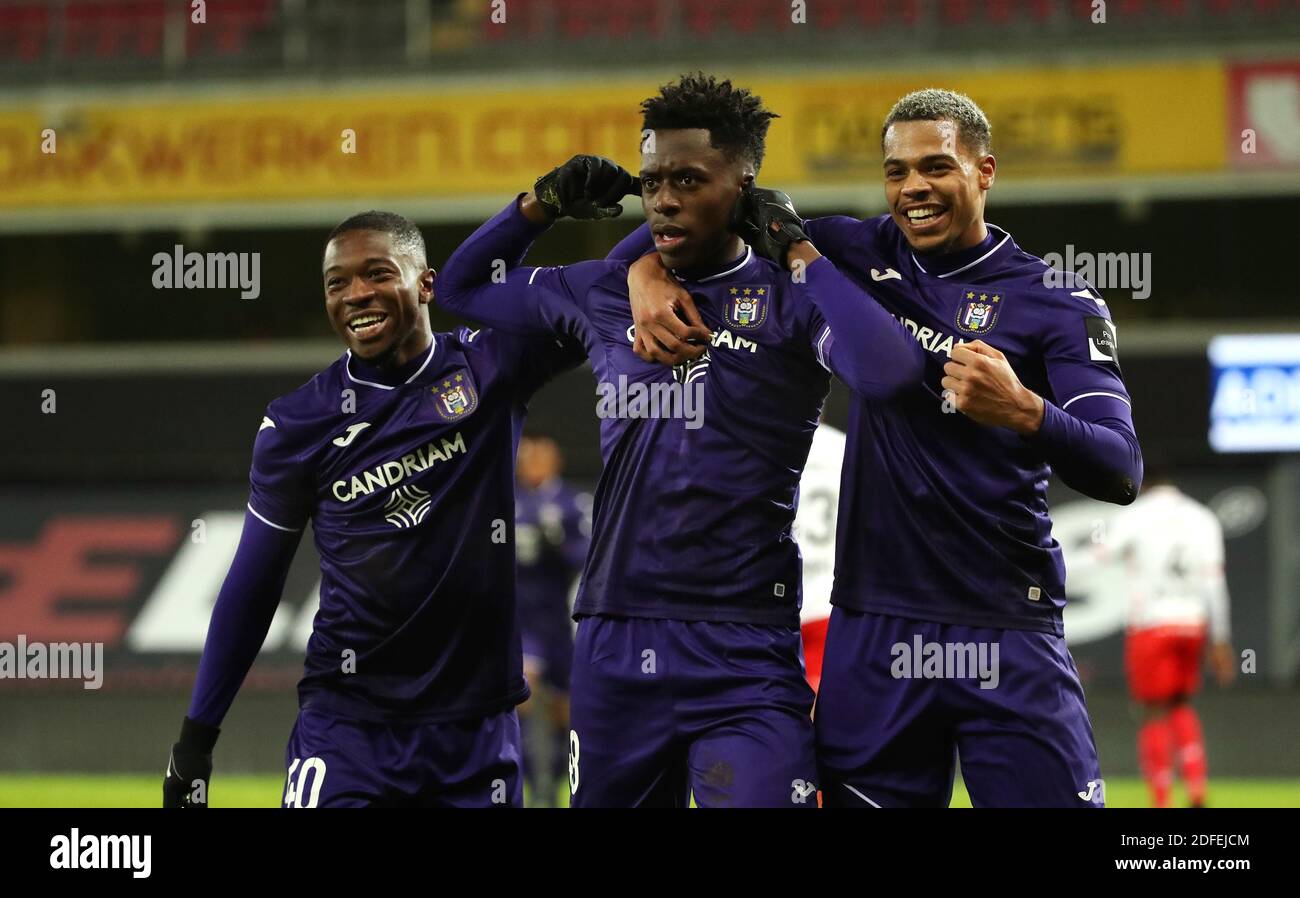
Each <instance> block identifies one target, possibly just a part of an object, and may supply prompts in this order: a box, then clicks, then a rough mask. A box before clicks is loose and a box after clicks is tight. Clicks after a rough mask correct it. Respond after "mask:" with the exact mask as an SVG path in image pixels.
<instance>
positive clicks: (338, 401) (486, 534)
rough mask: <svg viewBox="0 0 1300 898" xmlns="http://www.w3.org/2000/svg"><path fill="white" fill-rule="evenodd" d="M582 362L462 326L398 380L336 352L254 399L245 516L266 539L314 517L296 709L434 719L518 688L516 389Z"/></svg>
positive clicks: (548, 347)
mask: <svg viewBox="0 0 1300 898" xmlns="http://www.w3.org/2000/svg"><path fill="white" fill-rule="evenodd" d="M581 360H582V353H581V349H580V348H575V347H573V346H567V347H566V346H562V345H560V344H558V343H557V342H556V340H554V339H540V340H521V339H519V338H517V337H513V336H510V335H508V334H499V333H492V332H490V331H473V330H468V329H465V330H461V331H460V332H458V333H454V334H452V333H438V334H434V336H433V343H432V345H431V346H430V348H429V350H428V351H427V352H426V353H423V354H422V355H421V356H420V357H419V358H417V359H413V360H412V361H411V362H410V363H409V364H408V365H407V366H405V369H404V370H402V371H399V372H387V373H386V372H381V371H379V370H377V369H375V368H373V367H371V366H368V365H366V364H364V363H362V362H360V361H359V360H358V359H355V358H353V357H352V355H351V353H347V354H345V355H344V356H343V357H342V358H340V359H339V360H338V361H337V362H335V363H334V364H333V365H331V366H330V367H329V368H327V369H325V370H324V371H322V372H321V373H320V374H318V375H316V376H315V377H313V378H312V379H311V380H310V381H309V382H308V383H306V384H305V385H303V386H302V387H300V388H299V389H298V390H296V391H294V392H293V393H290V394H288V395H286V396H283V397H281V398H279V399H277V400H275V401H274V402H272V403H271V404H270V406H269V407H268V408H267V411H266V417H265V418H264V419H263V420H262V426H261V429H260V430H259V431H258V434H257V440H256V442H255V444H254V447H253V465H252V473H251V478H250V479H251V482H252V489H251V494H250V497H249V503H248V507H249V509H250V511H251V512H252V513H253V514H255V515H256V516H257V517H258V518H260V519H261V520H262V521H264V522H265V523H267V524H269V525H271V526H272V527H276V528H279V529H281V530H296V529H300V528H302V527H304V526H305V525H306V523H307V521H308V520H309V519H310V521H311V523H312V530H313V533H314V538H315V543H316V549H317V551H318V553H319V554H320V564H321V589H320V611H319V612H318V613H317V615H316V620H315V623H314V626H313V629H312V635H311V639H310V641H309V643H308V646H307V660H306V666H305V672H304V676H303V678H302V681H301V682H300V683H299V687H298V691H299V696H300V700H301V705H302V707H303V708H304V709H308V708H311V709H316V710H326V711H334V712H337V713H341V714H344V715H347V716H351V717H356V718H360V719H365V720H389V719H401V720H406V721H411V720H415V721H419V720H423V721H426V722H440V721H451V720H461V719H468V718H473V717H482V716H486V715H490V714H495V713H498V712H500V711H502V710H504V709H506V708H509V707H512V706H513V705H515V704H517V703H518V702H520V701H522V700H523V699H524V698H525V697H526V696H527V686H526V685H525V683H524V679H523V673H522V662H521V658H520V647H519V636H518V632H517V629H516V624H515V582H514V546H515V540H514V532H513V531H514V518H515V516H514V457H515V446H516V443H517V441H518V436H519V433H520V431H521V428H522V423H523V418H524V414H525V403H526V401H527V399H528V398H529V396H530V395H531V392H532V391H533V390H534V389H536V388H537V387H538V386H539V385H540V384H542V383H543V382H545V380H547V379H548V378H549V377H550V376H552V375H553V374H555V373H557V372H559V371H561V370H564V369H566V368H570V367H573V366H574V365H576V364H578V363H579V362H580V361H581Z"/></svg>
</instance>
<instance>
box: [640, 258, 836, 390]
mask: <svg viewBox="0 0 1300 898" xmlns="http://www.w3.org/2000/svg"><path fill="white" fill-rule="evenodd" d="M820 258H821V253H819V252H818V251H817V248H816V247H815V246H813V245H812V243H811V242H810V241H807V240H801V241H799V242H798V243H795V244H793V245H792V246H791V247H790V253H789V256H788V257H787V266H788V267H789V268H791V269H792V270H793V268H794V267H795V266H802V267H804V268H807V266H809V265H811V264H812V263H813V262H815V261H816V260H818V259H820ZM627 286H628V294H629V296H630V297H631V302H632V320H633V322H634V323H635V324H636V339H635V341H633V344H632V349H633V350H634V351H635V352H636V354H637V355H638V356H640V357H641V358H642V359H644V360H645V361H647V362H658V363H659V364H661V365H680V364H681V363H682V362H685V361H693V360H695V359H698V358H699V357H700V356H702V355H704V352H705V350H707V349H708V345H709V338H710V336H711V334H710V332H709V328H708V327H707V326H706V325H705V324H704V321H703V319H701V318H700V313H699V310H698V309H696V308H695V301H694V300H692V299H691V295H690V294H689V293H688V292H686V291H685V290H683V289H682V285H681V284H679V283H678V282H677V280H676V279H675V278H674V277H673V276H672V274H671V273H670V272H669V271H668V269H667V268H665V267H664V264H663V261H662V260H661V259H660V258H659V254H658V253H647V254H646V255H644V256H642V257H641V258H640V259H638V260H637V261H636V262H634V263H632V266H631V267H630V268H629V269H628V272H627ZM683 318H685V320H683ZM689 341H696V342H694V343H692V342H689Z"/></svg>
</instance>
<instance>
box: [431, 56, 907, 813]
mask: <svg viewBox="0 0 1300 898" xmlns="http://www.w3.org/2000/svg"><path fill="white" fill-rule="evenodd" d="M643 111H644V118H643V122H642V127H643V129H644V131H643V134H644V135H645V138H644V140H643V144H642V150H643V154H642V162H641V164H642V170H641V176H640V192H641V195H642V197H641V199H642V206H643V209H644V211H645V214H646V218H647V220H648V222H649V224H650V225H651V227H652V229H653V231H654V235H655V236H654V245H655V248H656V251H657V253H658V255H659V256H660V257H662V259H663V262H664V264H665V265H667V266H668V267H669V268H671V269H674V270H675V271H676V272H677V274H678V276H679V277H680V278H681V279H682V282H683V283H684V284H685V285H686V286H687V287H688V288H689V289H690V290H691V291H692V292H694V293H695V295H696V296H698V297H699V306H700V309H701V313H702V314H703V315H704V316H706V318H707V320H708V321H709V323H710V324H711V326H712V328H713V329H714V330H715V331H716V334H715V335H713V336H712V337H711V345H710V349H709V357H708V359H707V360H706V359H697V360H695V361H694V362H693V363H692V364H691V365H683V366H681V367H679V368H677V369H675V370H671V369H669V368H666V367H663V366H660V365H655V364H652V363H648V362H644V361H642V360H640V359H638V358H637V357H636V355H635V354H634V352H633V351H632V342H633V339H634V337H635V334H634V331H633V328H632V315H631V309H630V307H629V304H628V296H627V263H626V261H617V260H606V261H592V262H580V263H578V264H576V265H569V266H564V267H561V268H530V267H526V266H520V267H515V268H511V269H510V270H509V271H508V272H507V273H506V275H505V277H504V279H501V278H498V277H496V276H495V275H494V273H495V272H497V271H499V270H500V268H501V266H500V265H499V262H500V261H501V260H506V262H507V267H509V262H510V260H519V259H520V258H521V257H522V255H523V254H524V252H525V251H526V250H527V249H528V246H529V245H530V244H531V242H532V241H533V240H534V239H535V238H536V237H537V236H538V235H540V234H541V233H542V232H543V231H544V230H545V229H546V227H547V226H549V224H550V223H551V221H553V220H554V219H555V218H556V217H558V216H560V215H562V214H568V215H576V216H580V217H588V218H591V217H596V216H597V215H598V214H599V215H602V216H607V215H610V214H615V213H616V211H617V210H618V208H619V207H618V206H617V202H618V200H619V198H620V197H622V196H623V195H624V194H625V193H628V192H632V191H634V190H636V182H635V181H634V180H633V179H632V178H631V176H630V175H628V174H627V173H626V172H623V171H622V170H621V169H618V167H617V166H615V165H614V164H613V163H611V162H609V161H608V160H602V159H599V158H597V157H577V158H575V159H573V160H570V162H569V163H567V164H565V165H564V166H561V167H560V168H558V169H556V170H555V171H553V172H551V173H549V174H548V175H545V176H543V177H542V178H541V179H539V180H538V182H537V185H536V187H535V190H534V192H533V193H529V194H526V195H523V197H522V200H521V201H516V202H512V203H511V204H510V205H509V207H507V208H506V209H505V210H504V211H502V212H501V213H499V214H498V215H497V216H495V217H494V218H493V219H491V220H490V221H489V222H487V223H486V224H485V225H483V227H481V228H479V229H478V231H476V232H475V233H474V235H473V236H471V237H470V238H469V239H468V240H466V241H465V243H463V244H462V245H461V247H460V248H459V249H458V250H457V251H456V252H455V253H454V254H453V255H452V257H451V258H450V259H449V260H448V263H447V266H446V268H445V269H444V270H443V275H442V280H441V281H440V282H439V283H440V292H439V302H440V303H441V304H442V305H444V306H445V307H448V308H450V309H452V310H454V311H456V312H458V313H460V314H464V315H466V316H467V317H470V318H473V319H476V320H482V321H485V322H487V323H489V324H491V325H493V326H495V327H502V328H514V329H519V330H521V331H525V332H531V333H543V334H572V335H575V336H578V337H579V338H580V339H581V340H582V342H583V343H584V345H585V346H586V347H587V351H588V356H589V358H590V359H591V362H592V366H593V368H594V371H595V374H596V377H597V379H598V381H599V390H598V395H600V396H601V397H602V400H601V402H600V403H598V405H597V413H598V414H599V415H600V417H601V418H602V420H601V453H602V456H603V459H604V462H605V466H604V470H603V472H602V474H601V480H600V483H599V485H598V487H597V490H596V497H595V513H594V519H593V533H592V547H591V552H590V554H589V555H588V559H587V564H586V568H585V570H584V572H583V579H582V587H581V591H580V593H579V596H578V601H577V605H576V608H575V613H576V615H577V616H578V617H579V618H580V621H579V624H578V635H577V640H576V647H575V652H574V673H573V688H572V733H571V742H570V755H569V758H570V767H569V785H570V789H571V795H572V798H571V803H572V804H573V806H575V807H604V806H649V805H669V806H674V805H675V806H683V805H684V804H685V803H686V801H687V799H688V796H689V795H691V794H693V795H694V798H695V801H696V803H697V804H698V805H700V806H701V807H720V806H731V807H752V806H777V807H792V806H793V807H804V808H812V807H816V799H815V797H814V796H815V792H816V785H815V781H814V777H815V769H816V762H815V759H814V756H813V745H812V726H811V722H810V720H809V712H810V710H811V705H812V700H813V695H812V691H811V690H810V689H809V688H808V685H807V683H806V682H805V680H804V678H803V672H802V670H801V664H800V658H799V651H800V644H799V632H798V629H797V623H798V601H799V590H800V580H801V577H800V561H799V550H798V547H797V545H796V544H795V542H794V540H793V539H792V538H791V533H790V531H791V527H792V525H793V519H794V504H795V497H796V493H797V489H798V478H799V472H800V469H801V468H802V467H803V465H804V462H805V460H806V459H807V455H808V448H809V443H810V441H811V439H812V434H813V431H814V429H815V428H816V425H817V419H818V416H819V412H820V410H821V405H822V401H823V399H824V397H825V395H826V391H827V388H828V386H829V372H830V371H834V372H835V373H836V374H837V375H838V376H839V377H841V378H842V379H843V380H845V381H846V382H847V383H849V384H850V385H851V386H852V387H853V388H854V389H855V390H857V391H858V392H859V393H860V394H861V395H863V396H864V397H870V398H872V399H873V400H875V401H883V400H888V399H891V398H892V397H893V396H895V395H897V394H898V393H900V392H902V391H904V390H907V389H915V388H917V386H918V384H919V378H920V371H921V365H922V360H921V353H920V351H919V349H918V348H917V346H916V343H915V342H914V341H913V340H912V339H911V337H909V336H908V335H907V333H906V331H904V330H903V329H902V328H901V327H900V326H899V325H898V324H897V322H895V321H893V320H892V319H890V318H889V316H888V315H887V314H885V312H884V310H883V309H881V308H880V307H879V306H877V305H876V304H875V303H874V302H872V301H871V299H870V298H869V297H868V296H867V295H866V294H865V293H864V292H863V291H862V290H861V289H860V288H858V287H856V286H855V285H854V284H853V283H852V282H851V281H849V280H848V279H847V278H844V277H842V276H841V275H840V274H839V273H838V272H837V271H836V270H835V269H834V267H833V266H832V265H830V264H829V263H828V262H825V261H824V260H822V259H821V257H820V255H819V254H818V253H817V252H816V250H815V249H814V248H813V247H812V246H811V244H805V245H803V246H802V247H800V248H798V249H795V250H792V252H791V255H790V260H789V262H788V264H791V265H794V264H795V263H796V262H797V264H798V265H799V266H802V268H801V275H802V276H801V278H799V279H794V278H792V277H791V276H790V275H788V274H786V273H785V271H784V270H782V269H781V268H778V267H777V265H775V264H773V263H772V262H770V261H768V260H766V259H763V258H760V257H759V256H758V255H757V254H756V253H754V252H753V251H752V249H751V248H750V247H749V246H748V245H746V244H745V243H744V241H742V240H741V239H740V237H739V236H737V235H736V234H735V233H733V232H732V231H731V230H730V227H731V225H732V223H733V219H734V216H735V213H736V211H737V209H738V208H739V206H738V204H739V203H740V201H741V199H742V197H743V196H744V195H745V191H746V188H747V187H748V185H749V184H750V183H751V182H752V181H753V178H754V174H755V172H756V171H757V170H758V168H759V166H760V165H761V163H762V157H763V146H764V138H765V135H766V133H767V129H768V124H769V120H770V119H771V118H773V115H772V114H771V113H770V112H767V111H766V110H764V109H763V108H762V106H761V103H760V101H759V98H757V97H754V96H753V95H751V94H750V93H749V92H748V91H745V90H741V89H737V88H733V87H732V85H731V83H730V82H729V81H718V80H716V79H713V78H711V77H708V76H704V75H697V76H687V77H684V78H682V79H681V81H680V82H678V83H675V84H671V85H667V86H665V87H664V88H663V89H662V90H661V93H660V95H658V96H656V97H652V98H650V99H649V100H647V101H645V103H644V104H643ZM633 258H635V256H634V257H633ZM832 328H833V329H834V335H833V336H832ZM705 336H706V338H709V337H710V333H709V331H708V330H706V331H705ZM840 341H844V343H845V345H849V346H852V347H853V349H852V351H851V352H846V351H843V350H841V348H840V346H841V342H840ZM652 400H653V402H652Z"/></svg>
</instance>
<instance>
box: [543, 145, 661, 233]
mask: <svg viewBox="0 0 1300 898" xmlns="http://www.w3.org/2000/svg"><path fill="white" fill-rule="evenodd" d="M640 192H641V182H640V181H638V180H637V179H636V178H634V177H632V175H631V174H630V173H629V172H628V171H627V170H626V169H624V168H623V167H622V166H620V165H619V164H618V163H617V162H612V161H610V160H609V159H606V158H605V157H604V156H574V157H573V158H572V159H570V160H569V161H568V162H566V163H564V164H563V165H561V166H560V167H559V168H557V169H554V170H553V171H551V172H548V173H547V174H544V175H542V176H541V177H540V178H538V179H537V183H536V184H534V185H533V195H534V196H536V197H537V202H538V203H540V204H541V206H542V208H543V209H545V210H546V211H547V212H548V213H550V215H551V216H552V217H554V218H560V217H562V216H566V215H567V216H568V217H569V218H616V217H617V216H618V215H620V214H621V213H622V212H623V207H622V206H620V205H619V204H618V201H619V200H621V199H622V198H623V197H625V196H627V195H628V194H629V193H637V194H639V193H640Z"/></svg>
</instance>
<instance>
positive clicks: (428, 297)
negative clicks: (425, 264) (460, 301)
mask: <svg viewBox="0 0 1300 898" xmlns="http://www.w3.org/2000/svg"><path fill="white" fill-rule="evenodd" d="M437 278H438V272H436V271H434V270H433V269H432V268H426V269H424V271H422V272H420V305H428V304H429V303H430V302H432V301H433V282H434V281H435V280H437Z"/></svg>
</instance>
